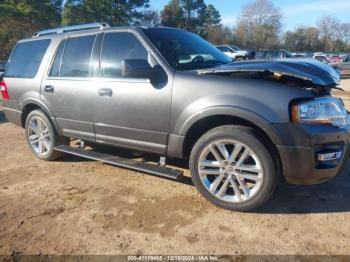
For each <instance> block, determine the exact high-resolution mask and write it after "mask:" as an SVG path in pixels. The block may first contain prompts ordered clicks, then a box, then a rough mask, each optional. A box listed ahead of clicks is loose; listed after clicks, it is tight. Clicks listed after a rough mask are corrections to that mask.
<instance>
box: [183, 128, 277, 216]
mask: <svg viewBox="0 0 350 262" xmlns="http://www.w3.org/2000/svg"><path fill="white" fill-rule="evenodd" d="M218 139H233V140H236V141H239V142H242V143H243V144H245V145H247V146H248V147H250V148H251V149H252V150H253V151H254V152H255V154H256V155H257V156H258V157H259V159H260V161H261V165H262V168H263V174H264V179H263V183H262V185H261V188H260V190H259V192H258V193H257V194H256V195H255V196H254V197H253V198H251V199H250V200H248V201H246V202H242V203H229V202H225V201H222V200H220V199H218V198H216V197H215V196H213V195H212V194H211V193H210V192H209V191H208V190H207V189H206V188H205V186H204V185H203V183H202V181H201V179H200V176H199V173H198V162H199V157H200V154H201V152H202V150H203V149H204V148H205V147H206V146H207V145H209V144H210V143H212V142H213V141H215V140H218ZM190 171H191V177H192V181H193V183H194V185H195V186H196V188H197V189H198V191H199V192H200V193H201V194H202V195H203V196H204V197H205V198H206V199H208V200H209V201H210V202H211V203H213V204H214V205H217V206H219V207H222V208H225V209H229V210H236V211H252V210H254V209H256V208H258V207H260V206H261V205H263V204H264V203H265V202H266V201H267V200H268V199H269V198H270V197H271V195H272V193H273V191H274V188H275V186H276V181H277V172H276V167H275V164H274V161H273V159H272V155H271V153H270V152H269V150H268V149H267V148H266V147H265V146H264V145H263V144H262V143H261V142H260V141H259V140H258V138H257V137H256V136H254V135H253V132H252V129H250V128H246V127H237V126H222V127H219V128H215V129H212V130H210V131H209V132H207V133H206V134H204V135H203V136H202V137H201V138H200V139H199V140H198V141H197V143H196V144H195V146H194V147H193V149H192V152H191V156H190Z"/></svg>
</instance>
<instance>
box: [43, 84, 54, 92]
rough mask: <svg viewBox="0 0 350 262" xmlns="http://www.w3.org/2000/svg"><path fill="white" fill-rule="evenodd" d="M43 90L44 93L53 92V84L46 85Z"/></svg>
mask: <svg viewBox="0 0 350 262" xmlns="http://www.w3.org/2000/svg"><path fill="white" fill-rule="evenodd" d="M44 91H45V92H46V93H53V92H54V91H55V88H54V87H53V86H50V85H48V86H45V87H44Z"/></svg>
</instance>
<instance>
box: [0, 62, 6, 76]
mask: <svg viewBox="0 0 350 262" xmlns="http://www.w3.org/2000/svg"><path fill="white" fill-rule="evenodd" d="M6 63H7V62H6V61H0V78H2V77H3V76H4V73H5V68H6Z"/></svg>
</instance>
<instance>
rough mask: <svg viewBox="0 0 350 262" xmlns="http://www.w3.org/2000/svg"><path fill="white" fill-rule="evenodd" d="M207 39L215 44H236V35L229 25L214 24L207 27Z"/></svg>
mask: <svg viewBox="0 0 350 262" xmlns="http://www.w3.org/2000/svg"><path fill="white" fill-rule="evenodd" d="M207 30H208V31H207V35H206V39H207V40H208V41H209V42H210V43H212V44H214V45H221V44H235V43H236V41H235V37H234V35H233V31H232V29H231V28H229V27H225V26H222V25H220V26H212V27H209V28H208V29H207Z"/></svg>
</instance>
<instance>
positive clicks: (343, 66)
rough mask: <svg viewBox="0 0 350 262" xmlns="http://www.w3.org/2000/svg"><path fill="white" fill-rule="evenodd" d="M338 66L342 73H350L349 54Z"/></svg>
mask: <svg viewBox="0 0 350 262" xmlns="http://www.w3.org/2000/svg"><path fill="white" fill-rule="evenodd" d="M338 68H339V70H340V72H341V74H342V75H349V74H350V55H347V56H346V57H345V58H344V60H343V62H341V63H339V64H338Z"/></svg>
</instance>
